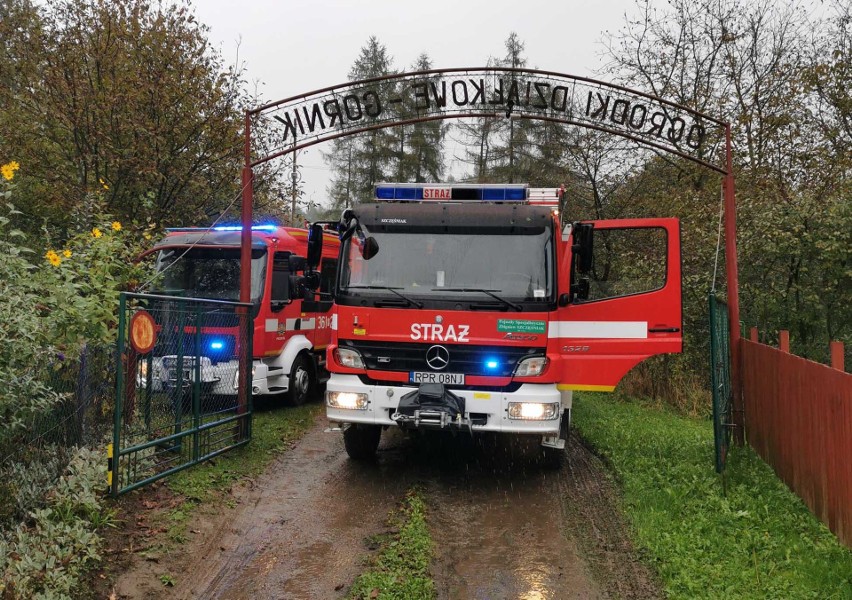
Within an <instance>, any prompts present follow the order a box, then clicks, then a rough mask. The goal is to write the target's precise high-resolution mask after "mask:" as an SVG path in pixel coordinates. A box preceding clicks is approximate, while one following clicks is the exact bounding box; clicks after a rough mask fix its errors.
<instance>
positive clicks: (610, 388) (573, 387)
mask: <svg viewBox="0 0 852 600" xmlns="http://www.w3.org/2000/svg"><path fill="white" fill-rule="evenodd" d="M556 389H557V390H559V391H560V392H567V391H573V392H614V391H615V386H614V385H583V384H573V383H559V384H557V385H556Z"/></svg>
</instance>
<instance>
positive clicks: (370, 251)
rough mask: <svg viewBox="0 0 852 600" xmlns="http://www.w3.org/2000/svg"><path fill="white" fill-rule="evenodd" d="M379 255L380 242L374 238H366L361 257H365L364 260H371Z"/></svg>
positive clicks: (362, 245)
mask: <svg viewBox="0 0 852 600" xmlns="http://www.w3.org/2000/svg"><path fill="white" fill-rule="evenodd" d="M378 253H379V242H377V241H376V238H374V237H373V236H370V237H368V238H366V239H365V240H364V242H363V243H362V244H361V256H363V257H364V260H370V259H371V258H373V257H374V256H375V255H376V254H378Z"/></svg>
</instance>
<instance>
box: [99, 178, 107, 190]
mask: <svg viewBox="0 0 852 600" xmlns="http://www.w3.org/2000/svg"><path fill="white" fill-rule="evenodd" d="M98 181H99V182H100V184H101V185H102V186H104V189H105V190H108V189H109V186H108V185H107V184H106V182H105V181H104V179H103V177H101V178H99V179H98Z"/></svg>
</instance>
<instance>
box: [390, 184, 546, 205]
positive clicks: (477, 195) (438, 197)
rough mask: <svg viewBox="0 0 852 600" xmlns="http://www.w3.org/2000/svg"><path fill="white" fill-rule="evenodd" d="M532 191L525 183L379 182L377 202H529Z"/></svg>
mask: <svg viewBox="0 0 852 600" xmlns="http://www.w3.org/2000/svg"><path fill="white" fill-rule="evenodd" d="M528 189H529V186H528V185H527V184H525V183H518V184H513V183H507V184H493V183H492V184H436V183H379V184H377V185H376V199H377V200H385V201H397V202H399V201H402V202H526V200H527V190H528Z"/></svg>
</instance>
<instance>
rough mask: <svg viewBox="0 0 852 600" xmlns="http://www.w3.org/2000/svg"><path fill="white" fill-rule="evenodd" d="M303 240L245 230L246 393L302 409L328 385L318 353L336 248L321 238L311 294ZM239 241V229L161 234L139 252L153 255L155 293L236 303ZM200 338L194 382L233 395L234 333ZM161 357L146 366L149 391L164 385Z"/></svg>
mask: <svg viewBox="0 0 852 600" xmlns="http://www.w3.org/2000/svg"><path fill="white" fill-rule="evenodd" d="M308 235H309V230H307V229H301V228H294V227H282V226H277V225H256V226H254V227H252V240H251V302H252V304H253V313H254V329H253V332H252V372H253V375H252V393H253V394H254V395H271V396H280V397H282V398H287V400H288V401H289V402H290V403H291V404H294V405H298V404H302V403H303V402H305V401H306V400H307V399H308V398H309V397H311V396H312V395H313V394H314V393H315V392H317V390H318V386H319V385H320V384H322V383H324V382H325V381H326V380H327V379H328V372H327V371H326V369H325V349H326V346H327V345H328V343H329V342H330V339H331V320H332V318H331V315H332V305H333V304H332V289H333V285H334V281H335V279H336V274H337V264H338V262H337V261H338V255H339V246H340V242H339V240H338V238H337V236H336V235H333V234H331V233H329V234H327V235H325V236H324V237H325V238H326V239H325V240H323V241H324V243H323V244H322V252H321V255H320V259H319V261H318V264H317V265H316V270H315V272H312V273H311V275H313V277H314V278H315V279H316V281H317V288H318V289H317V290H311V289H307V291H306V287H305V285H304V282H303V280H304V275H305V270H306V264H305V257H306V255H307V246H308ZM240 236H241V227H239V226H222V227H214V228H212V229H206V228H178V229H169V230H167V235H166V236H165V238H163V239H162V240H160V241H159V242H157V243H156V244H155V245H154V247H153V248H152V249H151V250H149V252H148V253H147V254H151V253H155V254H156V269H157V272H158V273H159V274H160V277H159V279H158V284H157V290H156V291H157V292H158V293H161V294H167V295H181V296H186V297H193V298H206V299H212V300H232V301H236V300H238V299H239V291H240ZM308 270H309V271H310V268H309V267H308ZM309 287H312V286H309ZM203 333H204V336H205V339H207V340H209V342H208V346H209V347H207V348H206V349H205V353H206V356H205V359H206V360H205V361H204V362H203V365H202V370H201V377H202V383H203V384H209V385H210V386H212V388H211V390H210V391H211V393H214V394H217V395H225V396H236V395H237V389H238V381H237V373H238V360H237V358H236V356H237V353H236V352H235V348H234V345H235V343H236V341H235V340H236V339H237V336H236V335H235V330H234V329H233V328H229V324H228V323H222V324H221V327H208V328H206V329H205V331H204V332H203ZM163 358H165V359H166V362H168V357H158V358H155V359H154V362H153V365H152V367H153V368H152V371H153V373H152V376H153V381H152V383H153V386H154V390H155V391H159V389H160V388H161V387H163V386H167V385H168V376H167V369H165V368H164V366H163V364H164V363H163ZM214 367H215V369H214ZM208 373H209V375H208ZM223 373H224V374H225V375H223ZM207 379H210V381H209V382H208V381H207Z"/></svg>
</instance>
